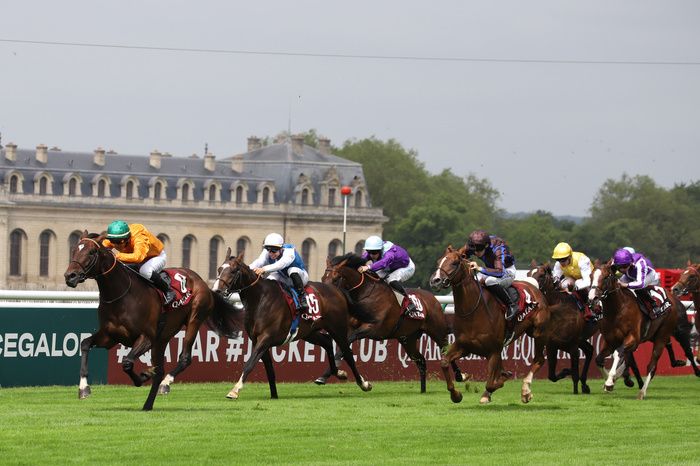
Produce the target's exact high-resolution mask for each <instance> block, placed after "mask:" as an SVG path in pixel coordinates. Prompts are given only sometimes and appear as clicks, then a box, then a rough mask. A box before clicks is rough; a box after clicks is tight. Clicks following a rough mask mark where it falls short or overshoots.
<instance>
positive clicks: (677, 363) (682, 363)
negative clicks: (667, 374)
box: [671, 359, 685, 367]
mask: <svg viewBox="0 0 700 466" xmlns="http://www.w3.org/2000/svg"><path fill="white" fill-rule="evenodd" d="M684 366H685V361H681V360H680V359H676V360H675V361H673V362H672V363H671V367H684Z"/></svg>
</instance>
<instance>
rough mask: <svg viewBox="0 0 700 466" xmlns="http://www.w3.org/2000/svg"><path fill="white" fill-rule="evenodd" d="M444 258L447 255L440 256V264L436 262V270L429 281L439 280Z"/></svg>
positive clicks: (445, 258)
mask: <svg viewBox="0 0 700 466" xmlns="http://www.w3.org/2000/svg"><path fill="white" fill-rule="evenodd" d="M446 260H447V257H443V258H442V260H441V261H440V264H438V268H437V270H436V271H435V273H434V274H433V276H432V277H431V278H430V281H431V282H432V281H436V282H437V281H438V280H440V272H442V264H444V263H445V261H446Z"/></svg>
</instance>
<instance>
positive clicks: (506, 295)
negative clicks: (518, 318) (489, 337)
mask: <svg viewBox="0 0 700 466" xmlns="http://www.w3.org/2000/svg"><path fill="white" fill-rule="evenodd" d="M487 288H488V289H489V290H491V291H493V293H494V294H495V295H496V297H498V299H500V300H501V301H502V302H503V304H505V305H506V307H507V310H506V320H507V321H511V320H513V318H514V317H515V315H516V314H517V313H518V299H519V296H518V290H516V289H515V288H513V287H512V286H507V287H504V286H501V285H491V286H488V287H487Z"/></svg>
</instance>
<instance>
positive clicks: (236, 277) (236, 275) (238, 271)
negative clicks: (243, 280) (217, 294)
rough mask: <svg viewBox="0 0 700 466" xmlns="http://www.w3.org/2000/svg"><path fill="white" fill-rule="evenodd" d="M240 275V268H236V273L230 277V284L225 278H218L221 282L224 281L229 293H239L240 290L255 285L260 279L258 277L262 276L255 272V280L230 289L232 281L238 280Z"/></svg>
mask: <svg viewBox="0 0 700 466" xmlns="http://www.w3.org/2000/svg"><path fill="white" fill-rule="evenodd" d="M241 275H242V274H241V271H240V270H237V271H236V274H235V275H234V276H233V278H232V279H231V284H230V285H229V284H228V283H227V282H226V280H221V279H220V278H219V280H221V281H222V282H224V283H226V288H227V289H228V290H229V291H230V292H231V293H240V292H241V291H244V290H247V289H248V288H252V287H253V286H255V285H256V284H257V283H258V282H259V281H260V279H261V278H262V275H257V274H256V277H255V280H253V282H252V283H250V284H248V285H246V286H244V287H242V288H238V289H237V290H232V289H231V286H232V285H233V284H234V283H236V282H237V281H238V279H239V278H240V277H241Z"/></svg>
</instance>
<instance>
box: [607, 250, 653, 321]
mask: <svg viewBox="0 0 700 466" xmlns="http://www.w3.org/2000/svg"><path fill="white" fill-rule="evenodd" d="M613 267H614V268H615V269H616V270H618V271H619V272H620V273H621V274H622V276H620V279H619V282H620V286H622V287H623V288H629V289H630V290H632V291H633V292H634V293H635V295H636V296H638V297H640V298H642V299H644V300H645V301H647V302H648V303H651V305H652V308H653V312H654V315H655V316H656V315H658V314H660V313H661V309H659V307H658V306H657V305H656V302H655V301H654V300H653V299H652V297H651V295H650V294H649V287H651V286H654V285H658V284H659V282H660V278H659V274H658V273H657V272H656V270H654V266H653V265H652V263H651V261H650V260H649V259H647V258H646V257H644V256H643V255H642V254H639V253H637V252H635V253H634V254H632V253H631V252H629V250H628V249H627V248H621V249H618V250H617V251H615V254H614V255H613Z"/></svg>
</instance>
